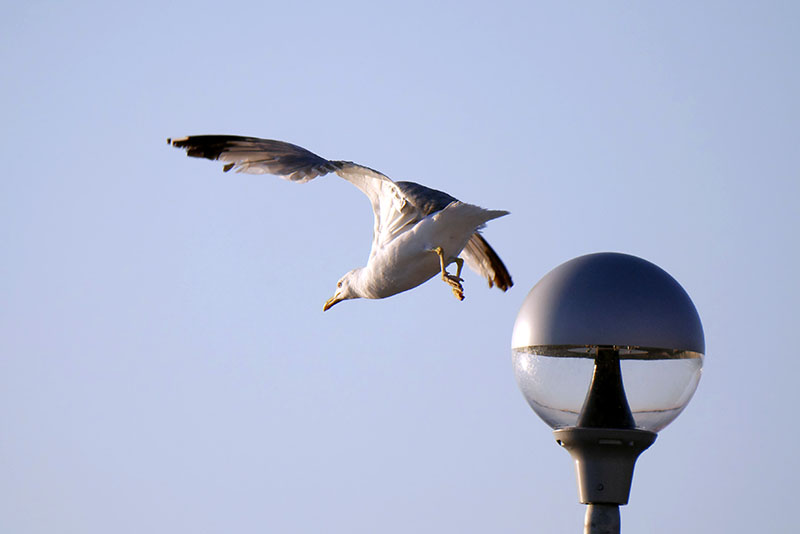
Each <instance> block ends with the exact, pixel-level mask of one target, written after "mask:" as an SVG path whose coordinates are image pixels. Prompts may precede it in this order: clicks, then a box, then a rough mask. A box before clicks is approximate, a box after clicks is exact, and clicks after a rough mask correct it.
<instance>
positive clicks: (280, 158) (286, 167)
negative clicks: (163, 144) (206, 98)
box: [167, 135, 339, 184]
mask: <svg viewBox="0 0 800 534" xmlns="http://www.w3.org/2000/svg"><path fill="white" fill-rule="evenodd" d="M167 143H169V144H171V145H172V146H174V147H176V148H184V149H186V155H187V156H191V157H193V158H206V159H211V160H219V161H224V162H226V163H227V165H225V166H224V167H223V168H222V170H224V171H225V172H228V171H230V170H231V169H233V170H235V171H236V172H245V173H248V174H274V175H276V176H280V177H281V178H283V179H284V180H289V181H291V182H297V183H301V184H302V183H305V182H308V181H309V180H313V179H314V178H316V177H318V176H323V175H325V174H328V173H329V172H334V171H335V170H337V169H338V168H339V166H338V165H337V162H334V161H328V160H326V159H325V158H321V157H319V156H317V155H316V154H314V153H313V152H310V151H308V150H306V149H305V148H303V147H299V146H297V145H293V144H291V143H285V142H283V141H273V140H272V139H259V138H257V137H241V136H237V135H192V136H189V137H182V138H180V139H167Z"/></svg>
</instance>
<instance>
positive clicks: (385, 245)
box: [167, 135, 513, 310]
mask: <svg viewBox="0 0 800 534" xmlns="http://www.w3.org/2000/svg"><path fill="white" fill-rule="evenodd" d="M167 142H168V143H170V144H171V145H172V146H175V147H178V148H185V149H186V151H187V155H189V156H193V157H201V158H207V159H212V160H220V161H224V162H227V164H226V165H225V166H224V167H223V170H225V171H226V172H227V171H229V170H231V169H235V170H236V171H237V172H246V173H251V174H274V175H277V176H279V177H281V178H283V179H285V180H289V181H292V182H298V183H305V182H308V181H310V180H313V179H314V178H316V177H318V176H323V175H325V174H328V173H331V172H333V173H336V174H337V175H339V176H340V177H342V178H344V179H345V180H347V181H348V182H350V183H352V184H353V185H355V186H356V187H357V188H358V189H360V190H361V192H363V193H364V194H365V195H366V196H367V198H369V200H370V204H371V205H372V211H373V214H374V216H375V224H374V229H373V238H372V248H371V250H370V255H369V260H368V261H367V265H366V266H364V267H361V268H358V269H354V270H352V271H350V272H348V273H347V274H345V275H344V276H343V277H342V278H341V279H340V280H339V282H338V283H337V285H336V293H335V294H334V296H333V297H332V298H330V299H328V301H327V302H326V303H325V307H324V308H323V309H324V310H327V309H329V308H330V307H331V306H333V305H334V304H336V303H338V302H341V301H343V300H348V299H354V298H369V299H382V298H386V297H390V296H392V295H396V294H397V293H401V292H403V291H407V290H409V289H412V288H414V287H416V286H418V285H420V284H422V283H424V282H425V281H427V280H429V279H430V278H432V277H434V276H436V274H441V276H442V280H444V281H445V282H446V283H447V284H449V285H450V286H451V288H452V289H453V293H454V294H455V295H456V297H458V298H459V300H463V298H464V295H463V287H462V286H461V282H462V280H461V278H460V275H461V267H462V265H463V263H464V262H465V261H466V263H467V265H469V266H470V268H472V269H473V270H474V271H476V272H477V273H478V274H480V275H482V276H485V277H486V278H487V280H488V281H489V287H491V286H493V285H497V287H498V288H500V289H502V290H503V291H506V290H507V289H508V288H509V287H511V286H512V285H513V282H512V281H511V276H510V275H509V274H508V270H507V269H506V267H505V265H503V262H502V261H501V260H500V258H499V257H498V256H497V253H495V252H494V250H493V249H492V247H490V246H489V244H488V243H487V242H486V240H485V239H483V237H482V236H481V235H480V232H479V230H480V229H481V228H483V227H484V225H485V224H486V222H487V221H490V220H492V219H496V218H497V217H502V216H503V215H507V214H508V212H507V211H498V210H486V209H483V208H481V207H478V206H475V205H473V204H467V203H465V202H461V201H459V200H457V199H455V198H454V197H452V196H450V195H448V194H447V193H444V192H442V191H437V190H435V189H430V188H428V187H425V186H423V185H420V184H417V183H414V182H394V181H392V180H391V179H389V178H388V177H387V176H385V175H383V174H381V173H379V172H378V171H375V170H373V169H370V168H369V167H364V166H363V165H358V164H356V163H352V162H349V161H329V160H326V159H324V158H321V157H320V156H317V155H316V154H314V153H313V152H309V151H308V150H306V149H304V148H302V147H299V146H297V145H292V144H290V143H285V142H283V141H274V140H270V139H259V138H255V137H239V136H233V135H197V136H191V137H184V138H181V139H174V140H172V139H167ZM460 256H463V259H462V258H461V257H460ZM451 263H456V264H457V265H458V271H457V273H456V275H452V274H450V273H448V272H447V271H446V267H447V266H448V265H450V264H451Z"/></svg>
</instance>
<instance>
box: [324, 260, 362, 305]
mask: <svg viewBox="0 0 800 534" xmlns="http://www.w3.org/2000/svg"><path fill="white" fill-rule="evenodd" d="M360 270H361V269H353V270H352V271H350V272H349V273H347V274H345V275H344V276H343V277H341V278H340V279H339V281H338V282H336V293H334V294H333V296H332V297H331V298H329V299H328V301H327V302H326V303H325V306H323V308H322V311H328V310H329V309H330V308H332V307H333V306H334V304H337V303H339V302H341V301H343V300H349V299H357V298H359V297H360V296H361V295H359V294H358V293H357V291H356V289H355V287H356V283H357V281H358V273H359V271H360Z"/></svg>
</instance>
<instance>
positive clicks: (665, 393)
mask: <svg viewBox="0 0 800 534" xmlns="http://www.w3.org/2000/svg"><path fill="white" fill-rule="evenodd" d="M511 346H512V354H513V366H514V374H515V376H516V380H517V384H518V385H519V388H520V390H521V391H522V393H523V395H524V396H525V399H526V400H527V401H528V404H529V405H530V406H531V408H533V410H534V411H535V412H536V413H537V414H538V415H539V416H540V417H541V418H542V419H543V420H544V421H545V422H546V423H547V424H548V425H550V426H551V427H552V428H554V429H557V430H558V429H561V428H567V427H576V426H604V427H610V428H616V427H619V428H635V429H640V430H647V431H650V432H658V431H660V430H661V429H662V428H664V427H665V426H667V425H668V424H669V423H670V422H672V421H673V420H674V419H675V418H676V417H677V416H678V415H679V414H680V413H681V411H683V409H684V408H685V407H686V405H687V404H688V402H689V400H691V398H692V395H693V394H694V391H695V389H696V388H697V384H698V382H699V380H700V375H701V372H702V367H703V354H704V352H705V340H704V336H703V327H702V324H701V323H700V317H699V315H698V313H697V310H696V309H695V307H694V304H693V303H692V301H691V299H690V298H689V296H688V294H687V293H686V291H684V289H683V288H682V287H681V286H680V284H678V282H677V281H675V279H674V278H672V277H671V276H670V275H669V274H668V273H667V272H665V271H664V270H662V269H661V268H660V267H658V266H656V265H654V264H652V263H650V262H648V261H646V260H643V259H641V258H637V257H635V256H631V255H628V254H619V253H610V252H605V253H597V254H589V255H586V256H581V257H579V258H575V259H573V260H570V261H568V262H566V263H564V264H562V265H560V266H558V267H556V268H555V269H553V270H552V271H550V272H549V273H548V274H547V275H545V276H544V278H542V279H541V280H540V281H539V283H537V284H536V285H535V286H534V287H533V289H532V290H531V291H530V293H529V294H528V296H527V297H526V298H525V301H524V302H523V304H522V307H521V309H520V311H519V314H518V315H517V319H516V322H515V324H514V331H513V334H512V343H511ZM604 358H605V359H607V361H609V362H611V363H610V364H609V365H610V367H609V369H612V371H613V372H611V371H609V372H610V373H611V374H612V375H613V374H614V373H616V376H617V379H616V380H617V382H618V384H615V385H614V386H613V389H616V390H618V392H619V397H620V399H618V404H624V403H625V401H627V406H626V407H623V408H622V411H624V412H625V413H626V414H627V409H628V407H629V409H630V412H629V414H628V415H620V417H621V418H618V419H613V418H612V419H611V420H610V421H609V420H606V421H604V422H601V423H600V424H598V423H597V421H595V422H594V423H592V422H591V421H588V419H591V418H592V417H596V416H590V415H587V414H586V412H587V406H588V405H589V404H590V402H589V398H590V397H591V395H589V394H588V393H589V391H590V390H592V391H595V389H596V386H595V384H596V382H597V378H595V377H596V375H597V370H598V368H599V367H598V366H599V364H600V362H601V360H603V359H604ZM612 378H613V377H612ZM614 402H617V401H614ZM595 411H596V412H598V410H595ZM612 411H614V410H612ZM631 416H632V419H631ZM626 417H627V419H626ZM587 421H588V422H587Z"/></svg>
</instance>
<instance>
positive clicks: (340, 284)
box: [336, 280, 342, 289]
mask: <svg viewBox="0 0 800 534" xmlns="http://www.w3.org/2000/svg"><path fill="white" fill-rule="evenodd" d="M336 287H337V288H339V289H341V287H342V281H341V280H339V281H338V282H336Z"/></svg>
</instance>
